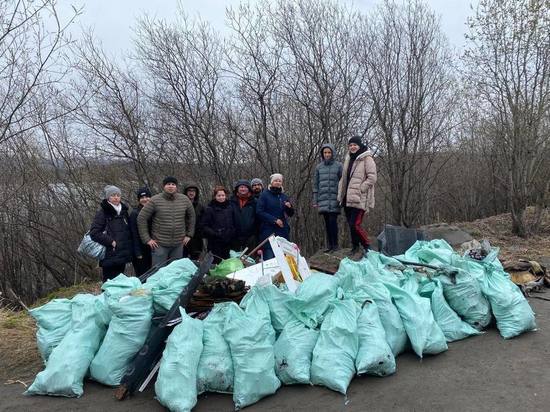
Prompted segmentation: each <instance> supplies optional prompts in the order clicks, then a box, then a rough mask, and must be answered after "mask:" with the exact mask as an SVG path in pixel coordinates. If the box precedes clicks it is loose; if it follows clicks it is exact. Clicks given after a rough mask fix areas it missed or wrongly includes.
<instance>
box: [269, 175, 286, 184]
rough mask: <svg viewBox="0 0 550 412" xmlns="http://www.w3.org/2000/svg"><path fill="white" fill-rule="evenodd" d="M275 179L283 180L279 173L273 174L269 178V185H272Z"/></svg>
mask: <svg viewBox="0 0 550 412" xmlns="http://www.w3.org/2000/svg"><path fill="white" fill-rule="evenodd" d="M275 179H281V180H283V175H282V174H280V173H273V174H272V175H271V176H269V184H271V183H273V181H274V180H275Z"/></svg>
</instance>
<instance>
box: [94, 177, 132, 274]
mask: <svg viewBox="0 0 550 412" xmlns="http://www.w3.org/2000/svg"><path fill="white" fill-rule="evenodd" d="M104 192H105V196H104V197H105V198H104V199H103V200H102V201H101V207H100V208H99V210H98V211H97V213H96V215H95V217H94V221H93V222H92V227H91V228H90V237H91V238H92V240H93V241H95V242H98V243H100V244H102V245H103V246H105V247H106V250H105V258H104V259H103V260H101V261H100V262H99V266H101V268H102V270H103V281H104V282H105V281H107V280H109V279H113V278H114V277H116V276H117V275H119V274H120V273H124V269H125V268H126V263H128V262H131V261H132V256H133V240H132V233H131V231H130V226H129V224H128V220H129V217H128V206H126V205H125V204H124V203H122V202H121V194H120V193H121V192H120V189H119V188H118V187H116V186H105V189H104Z"/></svg>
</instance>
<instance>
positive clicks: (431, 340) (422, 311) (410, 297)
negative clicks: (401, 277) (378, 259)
mask: <svg viewBox="0 0 550 412" xmlns="http://www.w3.org/2000/svg"><path fill="white" fill-rule="evenodd" d="M384 285H385V286H386V288H388V290H389V291H390V295H391V297H392V300H393V301H394V303H395V306H396V307H397V310H398V311H399V314H400V315H401V319H402V320H403V325H404V326H405V331H406V332H407V335H408V336H409V340H410V342H411V346H412V348H413V350H414V352H415V353H416V354H417V355H418V356H419V357H420V358H422V357H423V356H424V354H429V355H435V354H438V353H441V352H444V351H446V350H447V341H446V340H445V335H444V334H443V331H442V330H441V328H440V327H439V326H438V325H437V323H436V322H435V319H434V316H433V314H432V310H431V305H430V300H429V299H426V298H423V297H421V296H420V295H418V294H417V293H416V290H417V289H418V284H417V283H416V280H415V279H413V278H409V279H407V281H406V282H404V284H403V286H402V287H398V286H396V285H394V284H392V283H385V284H384Z"/></svg>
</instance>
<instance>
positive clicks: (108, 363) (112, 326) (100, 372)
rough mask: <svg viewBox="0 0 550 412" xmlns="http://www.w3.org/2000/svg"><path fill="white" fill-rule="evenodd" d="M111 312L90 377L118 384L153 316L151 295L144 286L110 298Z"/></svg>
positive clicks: (91, 367)
mask: <svg viewBox="0 0 550 412" xmlns="http://www.w3.org/2000/svg"><path fill="white" fill-rule="evenodd" d="M109 309H110V310H111V312H112V314H113V316H112V318H111V323H109V329H108V330H107V334H106V335H105V339H104V340H103V343H102V344H101V347H100V348H99V351H98V352H97V354H96V356H95V357H94V360H93V361H92V363H91V365H90V375H91V377H92V379H94V380H96V381H98V382H101V383H103V384H104V385H110V386H117V385H119V384H120V381H121V379H122V376H124V373H125V372H126V369H127V368H128V365H129V363H130V361H131V360H132V359H133V358H134V356H135V354H136V353H137V352H138V351H139V350H140V349H141V347H142V346H143V344H144V343H145V340H146V339H147V335H148V334H149V329H150V327H151V319H152V317H153V297H152V295H151V292H150V291H149V290H146V289H137V290H134V291H133V292H131V293H130V294H129V295H125V296H122V297H121V298H119V300H118V301H109Z"/></svg>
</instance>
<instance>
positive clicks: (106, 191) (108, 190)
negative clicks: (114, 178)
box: [103, 185, 122, 200]
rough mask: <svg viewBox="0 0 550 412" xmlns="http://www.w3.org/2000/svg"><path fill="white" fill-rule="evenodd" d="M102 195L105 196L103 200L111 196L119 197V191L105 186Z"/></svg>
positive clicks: (114, 187)
mask: <svg viewBox="0 0 550 412" xmlns="http://www.w3.org/2000/svg"><path fill="white" fill-rule="evenodd" d="M103 193H104V195H105V199H107V200H108V199H109V198H110V197H111V196H113V195H119V196H120V195H121V193H122V192H121V191H120V189H119V188H118V187H116V186H113V185H107V186H105V187H104V188H103Z"/></svg>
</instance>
